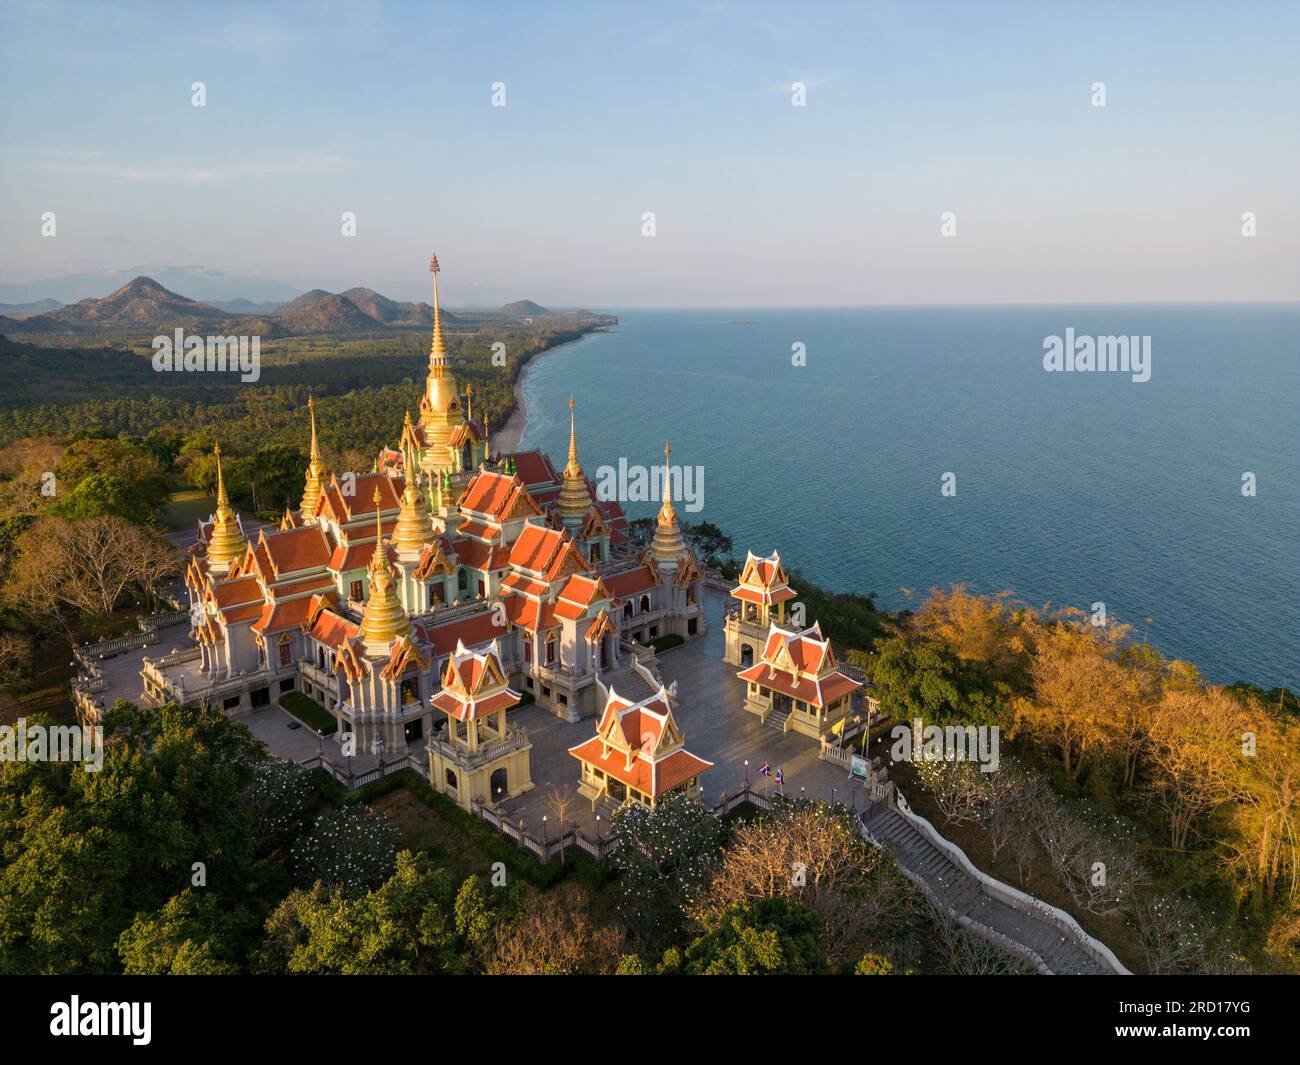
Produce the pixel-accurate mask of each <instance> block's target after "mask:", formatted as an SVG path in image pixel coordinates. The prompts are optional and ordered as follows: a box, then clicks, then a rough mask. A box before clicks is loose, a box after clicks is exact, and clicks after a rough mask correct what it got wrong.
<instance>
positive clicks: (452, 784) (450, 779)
mask: <svg viewBox="0 0 1300 1065" xmlns="http://www.w3.org/2000/svg"><path fill="white" fill-rule="evenodd" d="M443 779H444V780H446V782H447V787H449V788H451V790H452V791H455V790H456V774H455V773H454V772H452V771H451V770H450V769H448V770H446V771H445V772H444V774H443Z"/></svg>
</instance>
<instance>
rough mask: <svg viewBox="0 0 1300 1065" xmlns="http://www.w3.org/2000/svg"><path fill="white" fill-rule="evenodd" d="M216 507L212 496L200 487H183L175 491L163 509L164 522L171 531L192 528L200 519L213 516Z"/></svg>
mask: <svg viewBox="0 0 1300 1065" xmlns="http://www.w3.org/2000/svg"><path fill="white" fill-rule="evenodd" d="M215 509H216V501H215V500H214V499H213V498H212V496H210V495H208V494H207V493H206V492H204V491H201V490H200V489H198V488H182V489H180V490H179V491H176V492H173V493H172V497H171V500H170V501H169V502H168V504H167V507H166V509H165V510H164V511H163V523H164V524H165V525H166V526H167V528H168V529H169V530H171V531H173V532H174V531H176V530H178V529H192V528H194V526H195V524H196V523H197V522H198V521H199V520H200V519H204V518H207V517H209V516H211V514H212V512H213V511H214V510H215Z"/></svg>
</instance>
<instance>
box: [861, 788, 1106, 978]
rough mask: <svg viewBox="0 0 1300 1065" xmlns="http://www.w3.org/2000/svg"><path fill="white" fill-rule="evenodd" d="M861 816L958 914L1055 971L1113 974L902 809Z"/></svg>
mask: <svg viewBox="0 0 1300 1065" xmlns="http://www.w3.org/2000/svg"><path fill="white" fill-rule="evenodd" d="M860 816H861V822H862V832H863V835H865V836H866V837H867V839H868V840H870V841H871V842H872V843H874V844H876V845H877V846H878V847H881V848H882V849H884V850H886V851H888V852H889V853H890V854H891V855H892V856H893V858H894V860H895V861H896V862H897V863H898V864H899V866H900V867H902V868H903V870H904V871H905V872H908V873H911V874H912V875H913V876H914V877H916V878H918V879H919V880H921V881H923V882H924V884H925V886H926V887H927V888H929V890H930V891H931V892H932V893H933V895H934V896H935V898H937V899H938V900H939V901H940V902H941V903H942V905H943V906H944V908H945V909H947V910H948V912H949V914H950V916H952V917H953V918H954V919H956V918H961V917H967V918H969V919H970V920H971V921H974V922H976V923H977V924H980V925H983V926H984V927H985V928H987V929H991V930H992V931H994V932H999V933H1001V934H1002V935H1004V936H1006V937H1007V938H1008V939H1010V940H1012V941H1014V942H1016V943H1019V944H1021V945H1022V946H1025V947H1028V948H1029V949H1030V950H1032V951H1033V952H1034V953H1035V954H1036V955H1038V957H1039V958H1041V959H1042V961H1043V964H1044V965H1045V966H1046V967H1047V968H1048V970H1049V971H1050V972H1052V973H1053V974H1057V975H1066V974H1083V975H1110V974H1111V971H1110V970H1109V969H1108V968H1106V967H1105V966H1103V965H1102V963H1101V962H1099V961H1097V959H1096V958H1094V957H1093V956H1092V954H1090V953H1089V952H1088V951H1087V950H1085V949H1084V948H1083V946H1082V945H1081V944H1080V943H1079V942H1078V941H1077V940H1076V939H1074V938H1073V937H1069V936H1067V935H1065V934H1064V933H1063V932H1062V930H1061V929H1060V928H1058V927H1057V926H1056V925H1055V924H1053V923H1051V922H1050V921H1048V920H1046V919H1044V918H1043V917H1040V916H1038V915H1037V914H1035V913H1033V912H1031V911H1028V910H1021V909H1017V908H1015V907H1013V906H1010V905H1008V904H1007V903H1005V902H1003V901H1002V900H1001V899H998V898H994V897H993V896H991V895H989V894H988V892H987V891H986V890H985V888H984V885H983V884H981V883H980V882H979V881H978V880H976V879H975V878H974V877H973V876H971V875H970V874H969V873H968V872H967V871H966V870H965V869H963V868H961V867H960V866H958V865H956V864H954V863H953V862H952V861H951V860H950V859H949V858H948V856H947V855H946V854H944V852H943V851H941V850H940V849H939V848H938V847H936V846H935V845H934V844H933V843H931V842H930V841H929V840H928V839H927V838H926V837H925V836H924V835H923V834H922V833H921V832H920V831H918V830H917V829H916V828H915V827H914V826H913V825H912V824H911V823H910V822H908V821H907V819H906V818H904V817H902V816H901V815H900V814H899V813H898V812H897V811H895V810H892V809H890V808H889V807H888V806H887V805H885V804H884V803H882V802H873V803H872V804H871V806H869V807H868V808H867V809H866V810H865V811H863V813H862V814H861V815H860Z"/></svg>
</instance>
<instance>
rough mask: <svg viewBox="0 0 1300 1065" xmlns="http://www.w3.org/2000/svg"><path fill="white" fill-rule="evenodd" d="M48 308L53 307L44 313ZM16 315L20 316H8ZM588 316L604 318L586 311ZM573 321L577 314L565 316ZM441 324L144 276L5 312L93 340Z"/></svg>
mask: <svg viewBox="0 0 1300 1065" xmlns="http://www.w3.org/2000/svg"><path fill="white" fill-rule="evenodd" d="M41 306H44V308H45V309H38V307H41ZM9 311H12V312H14V313H7V312H9ZM576 316H579V317H582V318H588V319H589V318H595V317H600V316H597V315H591V314H589V313H588V312H585V311H579V312H576ZM537 317H557V316H556V315H552V313H551V312H550V311H548V310H546V308H545V307H542V306H540V305H539V304H536V303H534V302H533V301H532V300H520V301H518V302H516V303H509V304H506V306H504V307H502V308H501V310H500V311H498V312H495V313H488V314H486V315H472V316H471V315H465V316H463V317H462V316H461V315H454V314H450V313H448V312H447V311H443V312H442V319H443V322H444V323H446V324H447V325H451V326H454V325H457V324H461V323H463V322H465V321H466V320H472V319H480V320H481V319H484V318H487V319H493V318H495V319H497V320H499V319H500V318H508V319H512V320H518V319H524V318H537ZM563 317H565V318H572V317H574V315H564V316H563ZM432 322H433V308H432V307H430V306H429V304H427V303H404V302H398V301H397V300H391V299H389V298H388V297H387V296H384V295H381V294H380V293H378V292H376V291H375V290H374V289H370V288H361V287H356V288H350V289H348V290H347V291H346V292H338V293H334V292H326V291H325V290H324V289H319V288H318V289H312V290H311V291H310V292H304V293H303V294H302V295H301V296H295V297H294V298H292V299H290V300H288V301H286V302H283V303H279V302H274V301H267V302H262V303H255V302H254V301H252V300H249V299H245V298H242V297H240V298H235V299H231V300H221V301H217V302H214V303H203V302H200V301H198V300H193V299H189V298H188V297H186V296H181V295H179V294H178V293H176V292H173V291H171V290H170V289H168V288H166V287H165V286H164V285H161V284H159V282H158V281H156V280H154V279H153V278H151V277H143V276H141V277H136V278H133V279H132V280H130V281H128V282H127V283H126V284H124V285H122V286H121V287H120V288H118V289H117V290H116V291H114V292H111V293H110V294H109V295H107V296H104V297H103V298H102V299H93V298H92V299H83V300H79V301H77V302H76V303H72V304H68V305H67V306H64V305H61V304H59V303H58V301H57V300H46V301H41V304H24V305H18V306H13V307H0V333H3V334H5V335H9V336H18V337H22V336H33V337H34V336H36V335H38V334H59V335H73V336H83V335H93V334H112V335H123V334H135V335H137V336H138V335H140V334H141V333H143V332H147V331H159V330H164V331H165V330H171V329H175V328H177V327H180V328H184V329H187V330H191V331H204V332H219V333H223V334H227V335H258V336H262V337H267V338H272V337H288V336H307V335H315V334H335V335H339V334H345V335H358V334H374V333H386V332H395V331H399V330H408V329H411V328H423V327H426V326H429V325H431V324H432Z"/></svg>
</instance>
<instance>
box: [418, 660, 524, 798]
mask: <svg viewBox="0 0 1300 1065" xmlns="http://www.w3.org/2000/svg"><path fill="white" fill-rule="evenodd" d="M519 698H520V696H519V692H517V691H514V690H513V689H512V688H511V687H510V686H509V684H508V683H507V681H506V673H505V670H504V668H503V667H502V665H501V654H500V650H499V649H498V647H497V642H496V640H493V641H492V643H491V645H490V646H488V647H487V648H485V649H484V650H482V651H471V650H468V649H467V648H466V647H465V644H464V643H462V642H458V643H457V645H456V650H455V651H454V652H452V654H451V656H450V657H449V658H448V659H447V668H446V669H445V670H444V671H443V674H442V690H441V691H439V692H438V693H437V694H436V695H434V696H433V698H432V699H431V700H430V702H432V704H433V707H434V709H435V710H441V711H442V712H443V713H444V714H446V715H447V727H446V729H445V730H439V731H437V732H435V734H434V736H433V737H431V738H430V740H429V744H428V749H429V783H430V784H432V785H433V787H434V788H435V789H436V790H437V791H440V792H442V793H443V794H444V795H447V796H449V797H450V798H452V799H454V800H455V801H456V802H457V803H458V804H459V805H461V806H463V807H464V808H465V809H466V810H469V809H472V808H473V805H474V803H475V802H476V801H478V802H486V803H497V802H501V801H502V800H503V799H513V798H514V797H515V796H516V795H522V794H523V793H524V792H525V791H528V790H529V789H530V788H531V787H532V786H533V779H532V774H531V768H530V765H529V752H530V751H531V750H532V746H533V745H532V744H531V743H530V742H529V740H528V735H527V733H526V732H525V731H524V730H523V729H521V728H516V727H514V726H511V725H509V724H508V723H507V722H506V711H507V710H509V709H510V708H511V707H512V706H515V705H517V704H518V703H519Z"/></svg>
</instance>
